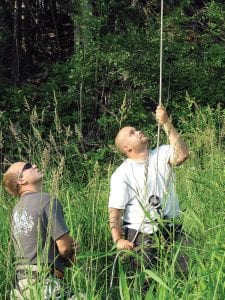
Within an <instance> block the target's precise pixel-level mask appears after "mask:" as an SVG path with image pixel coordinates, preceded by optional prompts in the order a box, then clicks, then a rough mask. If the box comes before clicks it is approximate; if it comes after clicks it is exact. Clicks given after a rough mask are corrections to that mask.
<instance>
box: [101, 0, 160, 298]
mask: <svg viewBox="0 0 225 300" xmlns="http://www.w3.org/2000/svg"><path fill="white" fill-rule="evenodd" d="M159 54H160V55H159V57H160V63H159V102H158V105H159V106H161V105H162V67H163V0H161V13H160V53H159ZM160 128H161V126H160V124H159V123H158V130H157V145H156V149H157V154H156V155H157V156H156V181H155V182H156V184H155V195H157V190H158V186H157V185H158V183H157V182H158V162H159V140H160ZM148 161H149V159H147V163H146V166H145V180H146V184H147V173H148ZM144 219H145V217H144V218H143V221H142V222H141V224H140V227H139V228H141V227H142V225H143V223H144ZM138 232H139V230H137V232H136V234H135V236H134V238H133V240H132V241H131V242H132V243H134V241H135V240H136V238H137V235H138ZM122 251H123V250H119V251H118V253H117V255H116V257H115V259H114V262H113V267H112V272H111V280H110V286H109V289H111V288H112V285H113V278H114V273H115V266H116V262H117V259H118V257H119V255H120V253H121V252H122ZM107 299H108V296H107V297H106V300H107Z"/></svg>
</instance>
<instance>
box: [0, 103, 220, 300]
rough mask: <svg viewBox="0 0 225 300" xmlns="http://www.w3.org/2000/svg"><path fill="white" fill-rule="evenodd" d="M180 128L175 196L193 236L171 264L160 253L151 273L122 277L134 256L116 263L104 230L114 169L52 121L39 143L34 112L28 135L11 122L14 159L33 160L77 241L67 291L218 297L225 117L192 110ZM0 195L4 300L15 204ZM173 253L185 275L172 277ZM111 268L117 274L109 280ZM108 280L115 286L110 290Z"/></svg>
mask: <svg viewBox="0 0 225 300" xmlns="http://www.w3.org/2000/svg"><path fill="white" fill-rule="evenodd" d="M182 125H183V128H184V135H185V137H186V140H187V142H188V143H189V145H190V149H191V156H190V159H189V160H188V161H187V162H186V163H185V164H184V165H182V166H181V167H179V168H177V170H176V174H177V191H178V195H179V198H180V203H181V208H182V211H183V213H182V220H183V225H184V229H185V230H186V232H188V233H189V234H190V236H191V237H192V243H191V244H190V245H188V246H187V247H186V248H185V249H181V247H180V245H176V247H174V249H173V250H174V251H173V253H172V257H171V254H170V258H169V257H167V254H165V252H163V251H162V256H161V257H160V264H159V266H158V267H157V268H154V269H152V270H148V269H145V268H144V267H143V269H142V271H140V272H134V273H133V274H132V275H131V274H130V273H128V272H126V270H127V263H126V262H127V261H128V260H129V256H130V255H134V254H133V253H130V252H129V251H127V252H126V251H125V252H121V253H120V254H119V256H118V260H117V261H115V256H116V253H117V251H116V249H115V247H114V245H113V244H112V241H111V237H110V232H109V227H108V209H107V202H108V193H109V178H110V175H111V173H112V170H114V169H115V168H116V165H111V163H112V162H108V163H104V164H99V163H98V162H97V161H96V160H95V158H93V157H91V156H88V153H84V151H83V147H82V146H81V144H80V141H81V140H82V135H81V133H79V129H78V128H75V130H71V129H70V128H63V127H61V124H60V121H59V119H58V117H57V118H56V128H55V131H54V132H53V131H52V132H49V137H48V138H46V137H45V139H44V138H43V137H42V135H41V128H40V124H39V123H38V118H37V116H36V114H35V112H33V114H32V119H31V133H30V136H26V137H24V136H21V135H19V134H18V133H17V132H16V129H15V127H13V124H11V127H12V128H11V129H12V133H13V135H14V137H15V138H16V140H17V142H18V141H19V142H18V153H20V159H23V160H25V161H28V160H29V161H32V162H37V164H39V165H40V167H41V168H42V169H43V170H44V171H45V184H44V188H45V190H47V191H50V192H51V193H54V194H55V195H56V196H57V197H58V198H59V199H60V201H61V202H62V204H63V207H64V213H65V218H66V222H67V224H68V226H69V228H70V229H71V234H72V235H73V236H74V237H75V238H76V239H77V240H78V241H79V243H80V246H81V251H80V254H79V255H78V259H77V263H76V264H75V265H74V266H73V267H72V268H71V269H69V270H68V272H67V274H66V277H67V281H68V284H69V285H70V287H71V288H72V289H74V290H75V291H83V292H84V293H85V294H86V295H87V296H86V298H87V299H124V300H128V299H135V300H136V299H137V300H138V299H146V300H151V299H152V300H153V299H154V300H155V299H160V300H161V299H165V300H170V299H171V300H173V299H194V300H196V299H204V300H205V299H208V300H211V299H214V300H216V299H221V300H222V299H224V297H225V284H224V282H225V262H224V260H225V242H224V241H225V228H224V219H225V201H224V200H225V185H224V182H225V168H224V162H225V158H224V133H225V121H224V112H223V111H222V110H221V109H218V110H217V111H212V110H211V109H209V108H208V109H204V110H200V109H197V110H196V114H195V115H192V116H191V121H190V122H189V120H186V121H185V120H183V124H182ZM106 160H107V158H106ZM0 192H1V197H0V228H1V231H0V240H1V245H0V262H1V264H0V295H1V298H2V299H4V298H5V297H6V293H7V290H9V289H10V288H11V286H12V282H13V278H14V264H13V246H12V241H11V238H10V217H11V211H12V208H13V206H14V204H15V202H16V201H17V200H16V199H13V198H11V197H9V196H8V195H6V194H5V192H4V191H3V189H2V188H1V191H0ZM162 250H163V249H162ZM179 251H185V252H186V253H187V254H188V256H189V273H188V275H186V276H182V274H180V275H178V274H177V273H176V272H175V268H174V261H175V258H176V256H177V255H178V253H179ZM171 258H172V259H171ZM114 262H115V263H116V272H115V273H114V274H112V273H111V271H112V267H113V263H114ZM111 276H113V277H114V278H113V286H112V288H111V289H109V285H110V280H111ZM146 280H148V281H149V290H148V292H147V294H146V296H145V297H144V296H143V295H142V288H143V285H144V282H146ZM36 299H41V296H36Z"/></svg>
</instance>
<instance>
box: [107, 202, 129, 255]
mask: <svg viewBox="0 0 225 300" xmlns="http://www.w3.org/2000/svg"><path fill="white" fill-rule="evenodd" d="M122 213H123V210H122V209H117V208H111V207H110V208H109V226H110V230H111V234H112V239H113V242H114V243H116V244H117V249H118V250H130V249H132V248H134V244H133V243H131V242H129V241H128V240H125V239H123V236H122V228H121V216H122Z"/></svg>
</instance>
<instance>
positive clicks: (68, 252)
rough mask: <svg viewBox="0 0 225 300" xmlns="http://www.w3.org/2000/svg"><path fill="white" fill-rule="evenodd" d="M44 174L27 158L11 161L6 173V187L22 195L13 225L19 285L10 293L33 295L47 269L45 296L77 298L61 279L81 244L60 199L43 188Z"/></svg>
mask: <svg viewBox="0 0 225 300" xmlns="http://www.w3.org/2000/svg"><path fill="white" fill-rule="evenodd" d="M42 178H43V174H42V173H41V172H39V170H38V168H37V166H36V165H32V164H30V163H24V162H17V163H14V164H12V165H11V166H10V167H9V168H8V170H7V171H6V173H5V174H4V177H3V184H4V186H5V189H6V190H7V191H8V192H9V193H10V194H11V195H14V196H19V197H20V200H19V202H18V203H17V204H16V206H15V208H14V210H13V216H12V225H11V232H12V237H13V242H14V248H15V256H16V288H15V289H14V290H13V291H12V292H11V297H12V298H13V299H29V298H30V297H32V296H33V293H34V286H35V285H37V283H38V282H37V281H38V280H37V279H38V278H40V275H41V273H42V274H43V272H42V271H43V270H44V271H45V272H46V275H47V276H46V281H45V286H44V288H43V293H44V294H43V295H42V296H43V299H52V297H56V298H57V297H61V298H57V299H74V298H73V297H74V296H72V295H73V293H71V291H67V292H66V294H65V292H63V294H62V290H63V288H62V287H63V281H62V279H63V275H64V269H65V267H69V266H71V265H72V264H73V263H74V262H75V257H76V253H77V251H78V250H79V246H78V245H77V243H76V242H75V241H74V240H73V238H72V237H71V236H70V235H69V229H68V227H67V226H66V224H65V220H64V216H63V209H62V206H61V204H60V203H59V201H58V200H57V199H55V198H52V197H51V196H50V195H49V194H47V193H44V192H42ZM31 285H32V287H31V289H30V288H29V287H30V286H31ZM31 294H32V295H31ZM37 296H39V294H37ZM30 299H31V298H30Z"/></svg>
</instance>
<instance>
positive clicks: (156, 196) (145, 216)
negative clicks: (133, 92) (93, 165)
mask: <svg viewBox="0 0 225 300" xmlns="http://www.w3.org/2000/svg"><path fill="white" fill-rule="evenodd" d="M156 120H157V121H158V122H159V124H160V125H161V126H162V128H163V129H164V131H165V132H166V134H167V136H168V139H169V145H162V146H160V147H159V151H158V153H157V149H154V150H149V139H148V137H147V136H145V134H144V133H143V132H141V131H139V130H137V129H136V128H134V127H131V126H127V127H124V128H122V129H121V130H120V131H119V133H118V134H117V136H116V139H115V144H116V146H117V148H118V150H119V151H120V152H121V153H123V154H124V155H125V156H126V157H127V159H126V160H125V161H124V162H123V163H122V164H121V165H120V166H119V167H118V168H117V169H116V171H115V172H114V173H113V174H112V177H111V183H110V197H109V221H110V229H111V234H112V239H113V242H114V243H116V245H117V248H118V249H119V250H131V249H133V248H135V247H136V246H141V245H142V246H143V247H144V248H145V256H144V257H145V258H146V259H144V260H145V263H146V260H147V264H148V266H149V265H151V263H152V262H153V261H154V259H155V257H156V249H153V248H154V247H153V244H155V242H154V237H159V234H160V233H161V234H163V237H164V240H168V239H170V238H171V232H172V231H173V233H174V235H175V236H178V234H180V232H181V226H180V225H179V226H176V227H174V226H173V225H174V224H175V223H176V220H177V218H178V217H179V204H178V199H177V196H176V193H175V184H174V174H173V166H178V165H180V164H182V163H183V162H184V161H185V160H186V159H187V158H188V147H187V145H186V143H185V142H184V141H183V139H182V137H181V135H180V134H179V133H178V132H177V130H176V129H175V128H174V126H173V124H172V123H171V121H170V119H169V117H168V114H167V112H166V110H165V108H164V107H163V106H158V107H157V109H156ZM121 219H122V221H121ZM174 235H173V237H174ZM146 254H147V255H146ZM146 256H147V257H146Z"/></svg>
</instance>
